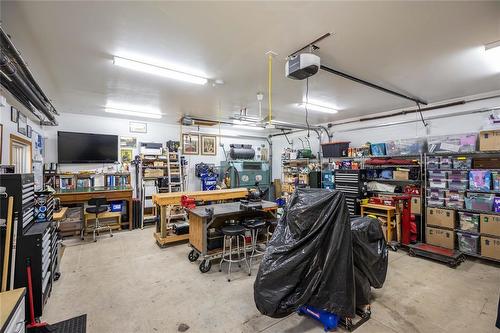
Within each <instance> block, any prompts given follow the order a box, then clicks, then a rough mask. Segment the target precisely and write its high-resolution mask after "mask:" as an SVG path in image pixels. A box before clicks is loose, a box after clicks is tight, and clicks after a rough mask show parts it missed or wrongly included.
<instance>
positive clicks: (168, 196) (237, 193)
mask: <svg viewBox="0 0 500 333" xmlns="http://www.w3.org/2000/svg"><path fill="white" fill-rule="evenodd" d="M183 195H186V196H188V197H190V198H194V199H195V200H204V201H216V200H230V199H242V198H245V197H246V196H247V195H248V189H247V188H245V187H241V188H228V189H224V190H214V191H193V192H171V193H156V194H153V203H155V204H157V205H160V206H166V205H175V204H177V205H178V204H180V202H181V197H182V196H183Z"/></svg>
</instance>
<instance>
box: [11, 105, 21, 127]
mask: <svg viewBox="0 0 500 333" xmlns="http://www.w3.org/2000/svg"><path fill="white" fill-rule="evenodd" d="M18 117H19V111H17V109H16V108H15V107H13V106H11V107H10V120H11V121H12V122H13V123H17V120H18V119H19V118H18Z"/></svg>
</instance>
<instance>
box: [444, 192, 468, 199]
mask: <svg viewBox="0 0 500 333" xmlns="http://www.w3.org/2000/svg"><path fill="white" fill-rule="evenodd" d="M444 192H445V193H444V197H445V198H448V199H450V200H462V201H463V200H464V198H465V192H461V191H452V190H448V191H444Z"/></svg>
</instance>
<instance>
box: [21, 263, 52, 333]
mask: <svg viewBox="0 0 500 333" xmlns="http://www.w3.org/2000/svg"><path fill="white" fill-rule="evenodd" d="M26 274H27V277H28V298H29V302H30V323H29V324H28V325H27V326H26V328H27V329H28V332H30V333H50V332H52V331H53V329H51V328H50V325H49V324H47V323H46V322H41V323H38V322H36V321H35V306H34V305H33V283H32V281H31V259H30V258H26Z"/></svg>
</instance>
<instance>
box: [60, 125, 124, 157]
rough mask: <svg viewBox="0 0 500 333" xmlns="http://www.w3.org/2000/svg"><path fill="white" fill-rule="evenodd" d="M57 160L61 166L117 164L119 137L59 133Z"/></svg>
mask: <svg viewBox="0 0 500 333" xmlns="http://www.w3.org/2000/svg"><path fill="white" fill-rule="evenodd" d="M57 160H58V161H59V163H60V164H65V163H113V162H116V161H118V136H117V135H104V134H90V133H74V132H60V131H58V132H57Z"/></svg>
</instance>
